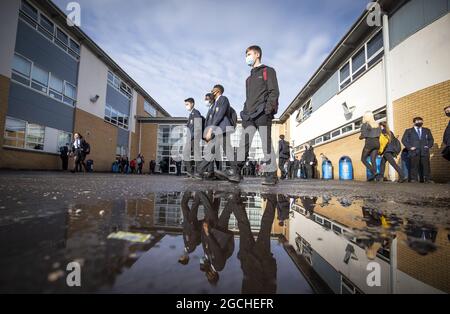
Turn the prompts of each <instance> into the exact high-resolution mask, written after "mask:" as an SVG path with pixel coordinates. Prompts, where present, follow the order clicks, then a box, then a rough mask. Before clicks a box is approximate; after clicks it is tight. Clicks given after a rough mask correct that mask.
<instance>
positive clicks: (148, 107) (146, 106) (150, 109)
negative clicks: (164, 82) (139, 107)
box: [144, 100, 156, 117]
mask: <svg viewBox="0 0 450 314" xmlns="http://www.w3.org/2000/svg"><path fill="white" fill-rule="evenodd" d="M144 110H145V112H147V113H148V114H149V115H150V116H152V117H156V108H155V107H153V106H152V105H150V103H149V102H148V101H147V100H145V101H144Z"/></svg>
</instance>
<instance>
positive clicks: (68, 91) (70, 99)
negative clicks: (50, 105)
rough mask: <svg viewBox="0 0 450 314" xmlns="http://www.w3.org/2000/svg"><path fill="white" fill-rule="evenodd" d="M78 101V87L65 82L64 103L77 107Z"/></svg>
mask: <svg viewBox="0 0 450 314" xmlns="http://www.w3.org/2000/svg"><path fill="white" fill-rule="evenodd" d="M75 99H77V90H76V87H75V86H73V85H72V84H70V83H68V82H64V102H65V103H66V104H68V105H71V106H75V102H76V101H75Z"/></svg>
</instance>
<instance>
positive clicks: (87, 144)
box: [84, 141, 91, 155]
mask: <svg viewBox="0 0 450 314" xmlns="http://www.w3.org/2000/svg"><path fill="white" fill-rule="evenodd" d="M84 153H85V154H86V155H89V154H90V153H91V145H89V143H88V142H86V141H85V142H84Z"/></svg>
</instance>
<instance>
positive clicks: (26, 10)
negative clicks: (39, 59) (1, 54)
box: [19, 0, 80, 60]
mask: <svg viewBox="0 0 450 314" xmlns="http://www.w3.org/2000/svg"><path fill="white" fill-rule="evenodd" d="M19 16H20V18H21V20H22V21H24V22H26V23H27V24H28V25H30V26H31V27H33V28H34V29H36V30H37V31H39V33H40V34H42V35H43V36H45V37H46V38H47V39H48V40H50V41H51V42H53V43H54V44H55V45H57V46H58V47H60V48H61V49H62V50H64V51H65V52H66V53H68V54H69V55H70V56H72V57H73V58H75V59H76V60H79V59H80V44H78V42H76V41H75V39H72V38H71V37H70V36H69V35H67V33H66V32H64V31H63V30H62V29H61V28H59V27H58V26H55V23H53V21H51V19H50V18H49V17H47V16H46V15H44V14H43V13H42V12H40V11H39V10H38V9H37V8H35V7H34V6H33V5H31V4H30V3H29V2H27V1H26V0H22V4H21V7H20V13H19Z"/></svg>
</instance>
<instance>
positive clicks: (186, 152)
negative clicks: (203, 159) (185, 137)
mask: <svg viewBox="0 0 450 314" xmlns="http://www.w3.org/2000/svg"><path fill="white" fill-rule="evenodd" d="M196 147H197V148H196ZM195 152H197V155H195ZM198 155H201V151H200V143H198V142H197V146H196V141H194V139H191V140H190V141H189V142H187V143H186V144H185V145H184V148H183V161H184V164H185V165H186V171H187V172H188V173H190V174H193V173H194V172H195V168H196V167H195V165H196V161H198V160H199V159H200V157H199V156H198ZM192 156H194V160H192Z"/></svg>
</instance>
